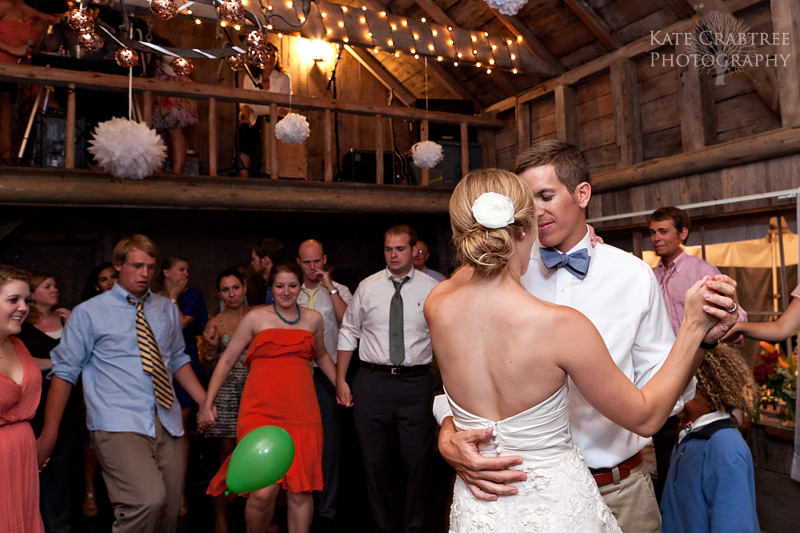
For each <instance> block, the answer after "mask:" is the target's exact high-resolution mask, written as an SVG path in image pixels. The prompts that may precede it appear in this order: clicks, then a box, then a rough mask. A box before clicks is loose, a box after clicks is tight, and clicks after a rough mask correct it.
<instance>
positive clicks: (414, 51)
mask: <svg viewBox="0 0 800 533" xmlns="http://www.w3.org/2000/svg"><path fill="white" fill-rule="evenodd" d="M409 52H411V53H412V54H416V53H417V50H416V49H414V48H412V49H411V50H409Z"/></svg>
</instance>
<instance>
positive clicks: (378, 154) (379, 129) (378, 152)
mask: <svg viewBox="0 0 800 533" xmlns="http://www.w3.org/2000/svg"><path fill="white" fill-rule="evenodd" d="M375 183H377V184H379V185H380V184H382V183H383V115H381V114H380V113H378V114H376V115H375Z"/></svg>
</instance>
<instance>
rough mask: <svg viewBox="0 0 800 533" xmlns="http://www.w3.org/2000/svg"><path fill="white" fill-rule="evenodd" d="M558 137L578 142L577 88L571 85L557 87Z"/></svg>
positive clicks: (575, 143)
mask: <svg viewBox="0 0 800 533" xmlns="http://www.w3.org/2000/svg"><path fill="white" fill-rule="evenodd" d="M555 96H556V137H557V138H559V139H561V140H562V141H566V142H568V143H571V144H574V145H577V144H578V118H577V113H576V109H575V89H573V88H572V87H570V86H569V85H559V86H557V87H556V88H555Z"/></svg>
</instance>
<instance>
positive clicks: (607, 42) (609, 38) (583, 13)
mask: <svg viewBox="0 0 800 533" xmlns="http://www.w3.org/2000/svg"><path fill="white" fill-rule="evenodd" d="M564 3H565V4H567V6H569V8H570V9H571V10H572V12H573V13H575V14H576V15H577V16H578V18H579V19H581V21H582V22H583V23H584V24H586V27H587V28H589V31H591V32H592V33H593V34H594V36H595V37H597V38H598V39H599V40H600V42H601V43H603V45H604V46H605V47H606V48H608V49H609V50H616V49H618V48H621V47H622V42H621V41H620V40H619V39H617V38H616V37H614V35H613V34H612V33H611V28H609V27H608V24H606V22H605V21H604V20H603V19H602V18H600V16H599V15H598V14H597V12H596V11H595V10H594V9H592V7H591V6H590V5H589V4H587V3H586V0H564Z"/></svg>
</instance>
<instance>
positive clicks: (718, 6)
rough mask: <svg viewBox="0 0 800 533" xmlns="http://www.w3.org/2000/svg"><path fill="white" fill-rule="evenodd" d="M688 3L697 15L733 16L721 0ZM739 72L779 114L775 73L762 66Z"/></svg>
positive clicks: (691, 1)
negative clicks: (722, 14) (723, 14)
mask: <svg viewBox="0 0 800 533" xmlns="http://www.w3.org/2000/svg"><path fill="white" fill-rule="evenodd" d="M689 3H690V4H691V6H692V9H694V11H695V13H697V14H698V15H701V16H702V15H705V14H706V13H710V12H712V11H718V12H720V13H728V14H730V15H731V16H733V10H732V9H731V8H729V7H728V6H727V5H725V2H723V0H689ZM741 73H742V74H743V75H744V76H745V77H746V78H747V80H748V81H749V82H750V83H751V84H752V85H753V88H754V89H755V90H756V92H757V93H758V96H760V97H761V100H763V101H764V103H765V104H767V107H769V108H770V109H771V110H772V112H773V113H775V116H778V117H779V116H780V111H779V109H778V88H777V80H776V76H775V73H774V72H773V71H771V70H767V69H766V68H762V67H745V68H742V69H741Z"/></svg>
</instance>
